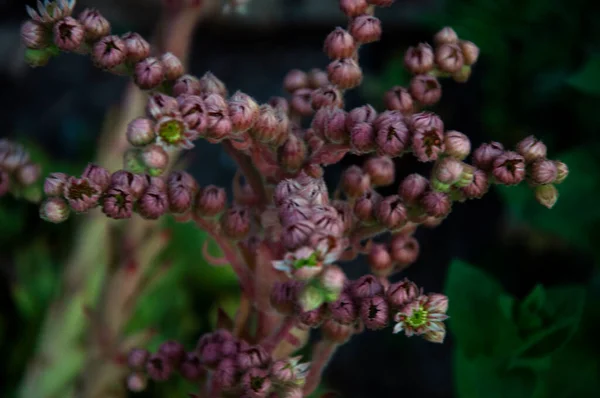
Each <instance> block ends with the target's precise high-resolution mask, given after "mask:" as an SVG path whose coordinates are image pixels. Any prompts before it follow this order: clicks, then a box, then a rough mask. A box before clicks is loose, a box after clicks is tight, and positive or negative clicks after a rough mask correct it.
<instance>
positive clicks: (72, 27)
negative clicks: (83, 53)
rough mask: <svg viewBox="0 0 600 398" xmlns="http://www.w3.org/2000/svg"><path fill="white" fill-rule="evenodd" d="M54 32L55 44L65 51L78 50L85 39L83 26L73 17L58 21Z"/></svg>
mask: <svg viewBox="0 0 600 398" xmlns="http://www.w3.org/2000/svg"><path fill="white" fill-rule="evenodd" d="M53 32H54V44H56V46H57V47H58V48H60V49H61V50H63V51H75V50H77V49H78V48H79V46H81V44H82V43H83V41H84V39H85V30H84V29H83V26H81V24H80V23H79V22H78V21H77V20H76V19H74V18H71V17H65V18H64V19H62V20H60V21H58V22H57V23H56V24H55V25H54V27H53ZM119 63H120V62H119Z"/></svg>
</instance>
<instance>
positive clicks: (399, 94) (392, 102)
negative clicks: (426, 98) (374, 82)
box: [383, 86, 414, 115]
mask: <svg viewBox="0 0 600 398" xmlns="http://www.w3.org/2000/svg"><path fill="white" fill-rule="evenodd" d="M383 102H384V104H385V107H386V108H387V109H389V110H397V111H400V112H401V113H402V114H403V115H410V114H412V113H413V111H414V102H413V98H412V97H411V95H410V93H409V92H408V90H407V89H406V88H404V87H401V86H395V87H392V88H391V89H390V90H388V91H386V93H385V94H384V96H383Z"/></svg>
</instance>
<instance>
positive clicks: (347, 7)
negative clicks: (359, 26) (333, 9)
mask: <svg viewBox="0 0 600 398" xmlns="http://www.w3.org/2000/svg"><path fill="white" fill-rule="evenodd" d="M367 7H369V4H368V3H367V1H366V0H340V10H341V11H342V12H343V13H344V14H346V16H348V17H350V18H354V17H358V16H360V15H363V14H365V13H366V11H367Z"/></svg>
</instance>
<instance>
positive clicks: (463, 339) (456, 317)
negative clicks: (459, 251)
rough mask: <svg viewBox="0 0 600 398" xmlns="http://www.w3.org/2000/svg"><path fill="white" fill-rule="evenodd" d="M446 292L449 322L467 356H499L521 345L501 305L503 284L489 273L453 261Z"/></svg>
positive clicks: (461, 262)
mask: <svg viewBox="0 0 600 398" xmlns="http://www.w3.org/2000/svg"><path fill="white" fill-rule="evenodd" d="M446 294H447V295H448V297H449V300H450V306H449V311H448V315H450V319H449V321H448V325H449V328H450V331H451V333H453V334H454V336H455V338H456V340H457V343H458V346H459V347H461V349H462V350H464V353H465V354H466V355H469V356H476V355H490V356H491V355H494V354H497V355H500V356H502V355H507V354H509V353H510V352H512V351H513V350H514V349H515V348H516V347H517V346H519V345H520V340H519V337H518V333H517V328H516V327H515V325H514V323H513V321H512V320H511V318H509V317H507V316H506V315H505V311H503V310H502V309H501V306H500V298H501V297H502V296H503V295H504V291H503V289H502V286H500V284H499V283H498V282H497V281H495V280H494V279H493V278H492V277H491V276H490V275H488V274H486V273H485V272H483V271H481V270H479V269H477V268H475V267H473V266H471V265H469V264H467V263H465V262H463V261H460V260H454V261H453V262H452V264H451V265H450V271H449V274H448V280H447V282H446Z"/></svg>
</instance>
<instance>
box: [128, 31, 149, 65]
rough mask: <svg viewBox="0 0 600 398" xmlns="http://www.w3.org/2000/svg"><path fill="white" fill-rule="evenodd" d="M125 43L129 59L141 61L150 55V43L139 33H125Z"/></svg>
mask: <svg viewBox="0 0 600 398" xmlns="http://www.w3.org/2000/svg"><path fill="white" fill-rule="evenodd" d="M123 43H124V44H125V48H126V49H127V51H126V52H127V59H128V60H129V61H131V62H139V61H141V60H143V59H145V58H147V57H149V56H150V44H149V43H148V42H147V41H146V40H144V38H143V37H142V36H140V35H139V34H138V33H126V34H125V35H123Z"/></svg>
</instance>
